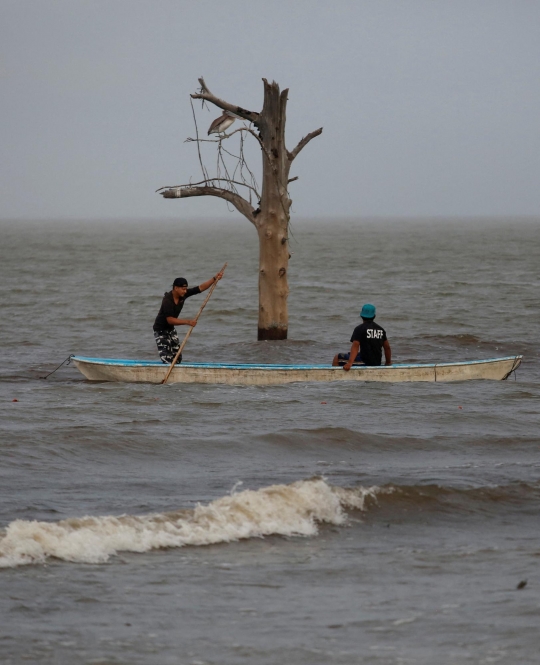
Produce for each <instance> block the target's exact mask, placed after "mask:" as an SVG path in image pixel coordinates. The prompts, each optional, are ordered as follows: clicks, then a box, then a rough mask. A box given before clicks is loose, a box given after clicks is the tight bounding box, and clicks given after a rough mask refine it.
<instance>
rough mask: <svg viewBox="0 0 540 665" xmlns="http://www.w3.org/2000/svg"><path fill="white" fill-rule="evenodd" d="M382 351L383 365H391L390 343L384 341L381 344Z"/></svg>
mask: <svg viewBox="0 0 540 665" xmlns="http://www.w3.org/2000/svg"><path fill="white" fill-rule="evenodd" d="M383 349H384V359H385V361H386V362H385V363H384V364H385V365H391V364H392V349H391V348H390V342H389V341H388V340H387V339H385V340H384V342H383Z"/></svg>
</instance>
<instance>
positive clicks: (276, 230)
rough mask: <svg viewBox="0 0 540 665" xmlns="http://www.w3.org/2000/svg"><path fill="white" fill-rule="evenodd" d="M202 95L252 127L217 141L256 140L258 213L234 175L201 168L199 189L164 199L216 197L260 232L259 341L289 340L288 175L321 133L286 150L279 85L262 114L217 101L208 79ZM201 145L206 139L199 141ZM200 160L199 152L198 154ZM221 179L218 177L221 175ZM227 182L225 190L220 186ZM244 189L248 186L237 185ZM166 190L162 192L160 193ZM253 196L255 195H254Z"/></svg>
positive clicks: (171, 192)
mask: <svg viewBox="0 0 540 665" xmlns="http://www.w3.org/2000/svg"><path fill="white" fill-rule="evenodd" d="M199 83H200V84H201V89H200V92H197V93H196V94H193V95H191V97H192V98H193V99H201V100H204V101H206V102H211V103H212V104H215V106H218V107H219V108H220V109H223V111H228V112H230V113H233V114H234V115H235V116H237V117H239V118H242V119H244V120H246V121H247V122H248V123H251V125H253V127H254V128H255V129H253V128H252V127H251V125H250V126H244V127H242V128H240V129H237V130H235V131H234V132H231V133H230V134H229V135H222V136H221V138H220V139H218V140H219V145H220V147H221V140H223V139H224V138H229V137H230V136H232V134H235V133H236V132H245V133H246V134H249V135H251V136H253V137H254V138H255V139H256V140H257V141H258V143H259V146H260V148H261V153H262V189H261V193H260V195H259V194H258V192H257V191H256V190H255V189H254V188H251V189H253V191H255V193H256V194H257V198H258V207H257V208H255V207H254V206H253V204H252V202H251V198H252V197H251V195H250V197H249V198H250V200H248V199H246V198H244V197H243V196H241V195H240V194H239V193H238V189H237V187H235V186H234V185H235V181H234V180H233V179H231V177H230V175H227V177H226V178H219V177H217V178H210V177H209V176H208V172H207V171H206V169H205V168H204V166H203V164H202V160H201V167H202V168H203V175H204V180H203V181H202V182H199V183H194V184H192V183H189V184H186V185H179V186H175V187H167V188H161V190H158V191H161V194H162V195H163V196H164V197H165V198H187V197H190V196H217V197H219V198H222V199H224V200H225V201H228V202H229V203H231V204H232V205H233V206H234V207H235V208H236V209H237V210H238V211H239V212H241V213H242V215H244V217H246V218H247V219H248V220H249V221H250V222H251V223H252V224H253V225H254V226H255V228H256V229H257V233H258V235H259V322H258V335H257V338H258V339H259V340H280V339H287V329H288V322H289V317H288V310H287V298H288V295H289V286H288V282H287V270H288V264H289V258H290V254H289V246H288V240H289V222H290V209H291V203H292V201H291V199H290V197H289V189H288V185H289V183H290V182H292V181H293V180H296V178H291V179H289V171H290V169H291V165H292V163H293V161H294V159H295V158H296V157H297V156H298V154H299V153H300V151H301V150H302V149H303V148H305V146H306V145H307V144H308V143H309V142H310V141H311V139H313V138H315V137H316V136H318V135H319V134H321V133H322V127H321V128H320V129H316V130H315V131H314V132H311V133H310V134H307V136H305V137H304V138H303V139H302V140H301V141H300V142H299V143H298V145H297V146H296V147H295V148H294V150H292V151H290V152H289V151H288V150H287V148H286V145H285V120H286V106H287V93H288V89H286V90H283V91H281V92H280V90H279V86H278V84H277V83H275V82H272V83H268V81H267V80H266V79H263V83H264V103H263V108H262V111H260V112H259V113H256V112H253V111H248V110H246V109H244V108H242V107H240V106H236V105H234V104H229V103H228V102H226V101H224V100H222V99H219V98H218V97H216V96H215V95H213V94H212V93H211V92H210V90H209V89H208V87H207V86H206V84H205V82H204V79H202V78H200V79H199ZM195 140H196V141H198V142H199V141H201V140H202V139H199V138H198V135H197V139H195ZM199 158H200V151H199ZM218 175H219V174H218ZM222 181H225V186H222V184H221V183H222ZM236 184H239V185H240V184H243V185H245V186H247V185H246V182H245V181H243V182H241V183H240V182H238V183H236ZM162 190H163V191H162ZM250 194H251V193H250Z"/></svg>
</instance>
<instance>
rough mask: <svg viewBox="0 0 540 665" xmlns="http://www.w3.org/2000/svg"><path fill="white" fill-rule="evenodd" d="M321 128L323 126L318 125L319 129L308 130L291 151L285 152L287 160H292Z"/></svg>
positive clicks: (320, 132) (317, 134) (320, 131)
mask: <svg viewBox="0 0 540 665" xmlns="http://www.w3.org/2000/svg"><path fill="white" fill-rule="evenodd" d="M322 130H323V128H322V127H319V129H316V130H315V131H314V132H310V133H309V134H308V135H307V136H304V138H303V139H302V140H301V141H300V142H299V143H298V145H297V146H296V148H295V149H294V150H293V151H292V152H287V157H288V158H289V161H290V162H292V161H293V159H294V158H295V157H297V156H298V153H299V152H300V151H301V150H303V149H304V148H305V147H306V146H307V144H308V143H309V142H310V141H311V139H314V138H315V137H316V136H319V134H322Z"/></svg>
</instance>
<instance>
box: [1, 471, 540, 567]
mask: <svg viewBox="0 0 540 665" xmlns="http://www.w3.org/2000/svg"><path fill="white" fill-rule="evenodd" d="M539 509H540V483H534V484H528V483H522V482H518V483H511V484H509V485H502V486H490V487H479V488H469V489H460V488H455V487H441V486H440V485H384V486H382V487H379V486H373V487H357V488H344V487H337V486H332V485H329V484H328V483H327V482H326V481H325V480H324V479H323V478H312V479H310V480H299V481H297V482H294V483H291V484H290V485H271V486H269V487H263V488H262V489H259V490H245V491H242V492H234V491H233V493H231V494H230V495H227V496H224V497H221V498H220V499H216V500H215V501H212V502H211V503H209V504H208V505H204V506H203V505H200V504H199V505H197V506H196V507H195V508H194V509H187V510H177V511H174V512H169V513H162V514H153V515H121V516H119V517H115V516H111V515H108V516H103V517H91V516H89V517H80V518H70V519H66V520H62V521H59V522H38V521H27V520H15V521H14V522H12V523H11V524H9V525H8V526H7V528H6V529H5V530H4V531H3V532H2V531H0V568H8V567H15V566H22V565H26V564H33V563H43V562H45V561H46V560H47V559H49V558H56V559H61V560H64V561H71V562H77V563H105V562H106V561H108V560H109V558H110V557H111V556H114V555H115V554H117V553H118V552H148V551H150V550H154V549H160V548H169V547H185V546H187V545H190V546H199V545H214V544H217V543H230V542H233V541H237V540H243V539H248V538H261V537H263V536H270V535H279V536H315V535H317V533H318V530H319V526H320V525H321V524H325V523H326V524H334V525H344V524H346V523H347V519H348V517H347V511H348V510H361V511H368V510H369V513H370V515H371V516H372V518H373V519H375V520H381V519H382V520H384V521H387V520H389V519H390V520H399V521H403V520H405V521H414V520H415V519H418V518H420V519H422V520H424V519H425V518H426V516H427V515H428V514H431V515H432V516H433V517H434V519H436V520H438V521H440V520H442V519H445V516H448V515H452V516H454V517H455V516H460V515H461V516H462V515H464V514H477V515H480V516H482V519H484V517H486V516H488V515H489V516H497V515H500V514H501V511H502V510H505V511H506V514H507V515H509V514H510V513H511V512H512V511H518V512H519V514H520V515H523V514H533V515H536V514H538V510H539Z"/></svg>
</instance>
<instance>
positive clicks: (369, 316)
mask: <svg viewBox="0 0 540 665" xmlns="http://www.w3.org/2000/svg"><path fill="white" fill-rule="evenodd" d="M360 316H361V317H362V321H363V323H361V324H360V325H359V326H356V328H355V329H354V332H353V334H352V337H351V342H352V346H351V351H350V353H338V354H337V355H336V356H335V357H334V360H333V361H332V366H333V367H337V366H338V365H341V366H343V369H344V370H345V371H346V372H348V371H349V370H350V369H351V367H352V366H353V364H354V365H380V364H381V359H382V350H383V349H384V359H385V361H386V362H385V365H391V364H392V350H391V348H390V344H389V342H388V340H387V339H386V331H385V330H384V328H382V327H381V326H380V325H379V324H378V323H375V321H374V319H375V305H369V304H366V305H364V306H363V307H362V311H361V312H360ZM351 359H352V360H351Z"/></svg>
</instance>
